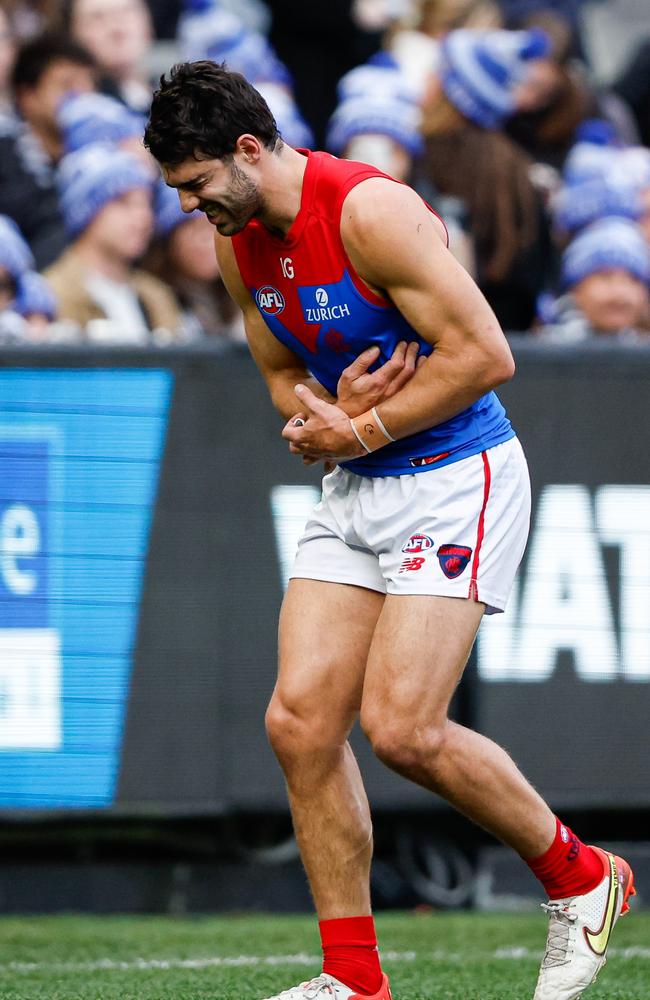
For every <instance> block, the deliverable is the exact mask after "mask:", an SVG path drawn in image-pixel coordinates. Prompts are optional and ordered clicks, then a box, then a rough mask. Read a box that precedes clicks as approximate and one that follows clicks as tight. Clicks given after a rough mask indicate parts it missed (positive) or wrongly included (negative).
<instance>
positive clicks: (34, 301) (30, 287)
mask: <svg viewBox="0 0 650 1000" xmlns="http://www.w3.org/2000/svg"><path fill="white" fill-rule="evenodd" d="M13 308H14V309H15V310H16V312H17V313H19V314H20V315H21V316H25V317H27V316H33V315H35V314H39V315H42V316H46V317H47V318H48V319H49V320H50V322H54V320H55V319H56V318H57V315H58V303H57V300H56V295H55V294H54V292H53V291H52V289H51V288H50V286H49V285H48V283H47V281H46V280H45V278H44V277H43V276H42V275H41V274H38V273H37V272H36V271H26V272H25V274H23V275H21V277H20V278H19V279H18V290H17V294H16V300H15V302H14V304H13Z"/></svg>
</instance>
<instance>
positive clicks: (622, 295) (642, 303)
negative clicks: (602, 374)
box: [539, 218, 650, 344]
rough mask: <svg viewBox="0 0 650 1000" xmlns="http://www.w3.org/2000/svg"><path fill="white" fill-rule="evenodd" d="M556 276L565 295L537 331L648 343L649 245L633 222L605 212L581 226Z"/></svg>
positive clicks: (568, 339)
mask: <svg viewBox="0 0 650 1000" xmlns="http://www.w3.org/2000/svg"><path fill="white" fill-rule="evenodd" d="M561 277H562V284H563V287H564V289H565V295H564V296H563V297H562V298H560V299H559V300H558V301H557V302H556V304H555V315H554V316H553V317H552V318H551V321H550V322H549V323H548V325H547V326H546V327H545V328H544V329H543V330H542V331H541V332H540V334H539V336H540V337H543V338H544V339H545V340H546V341H548V342H549V343H558V344H575V343H579V342H581V341H583V340H589V339H594V338H596V337H609V338H616V339H617V340H621V341H625V342H630V343H641V342H644V343H650V334H649V330H648V320H649V318H650V317H649V309H650V291H649V287H648V286H649V284H650V247H648V244H647V243H646V242H645V240H644V238H643V234H642V233H641V231H640V230H639V228H638V226H636V225H635V224H634V223H633V222H629V221H627V220H625V219H620V218H606V219H601V220H600V221H599V222H595V223H593V225H591V226H588V227H587V228H586V229H584V230H583V231H582V232H581V233H580V234H579V235H578V236H577V237H576V238H575V239H574V240H573V242H572V243H570V244H569V246H568V247H567V249H566V250H565V252H564V255H563V257H562V270H561Z"/></svg>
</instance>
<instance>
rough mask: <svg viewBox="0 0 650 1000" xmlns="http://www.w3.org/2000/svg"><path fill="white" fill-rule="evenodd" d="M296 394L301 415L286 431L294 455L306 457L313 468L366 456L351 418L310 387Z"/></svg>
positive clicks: (307, 462) (284, 430) (301, 387)
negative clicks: (319, 464) (314, 465)
mask: <svg viewBox="0 0 650 1000" xmlns="http://www.w3.org/2000/svg"><path fill="white" fill-rule="evenodd" d="M295 393H296V396H297V397H298V399H299V400H300V405H301V407H302V409H301V412H300V413H297V414H295V415H294V416H293V417H291V419H290V420H288V421H287V423H286V424H285V425H284V429H283V431H282V437H283V438H285V440H287V441H288V442H289V451H290V452H291V453H292V454H293V455H302V457H303V461H305V462H306V464H308V465H311V464H312V463H313V462H318V461H323V460H325V461H339V460H340V461H349V460H350V459H351V458H359V457H360V456H361V455H365V454H366V451H365V449H364V448H363V446H362V445H360V444H359V441H358V440H357V437H356V435H355V433H354V431H353V430H352V426H351V424H350V418H349V417H348V415H347V414H346V413H345V412H344V411H343V410H342V409H341V408H340V407H339V406H334V405H333V404H332V403H326V402H325V400H324V399H319V398H318V396H315V395H314V393H313V392H312V391H311V389H309V388H308V387H307V386H306V385H297V386H296V388H295ZM302 421H304V423H303V422H302Z"/></svg>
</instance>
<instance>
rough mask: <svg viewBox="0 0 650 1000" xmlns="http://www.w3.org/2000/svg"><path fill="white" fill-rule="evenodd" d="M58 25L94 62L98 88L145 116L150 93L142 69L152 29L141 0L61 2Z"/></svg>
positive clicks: (144, 64)
mask: <svg viewBox="0 0 650 1000" xmlns="http://www.w3.org/2000/svg"><path fill="white" fill-rule="evenodd" d="M61 24H62V27H63V30H64V31H68V32H69V33H70V34H71V35H72V37H73V38H74V39H75V40H76V41H77V42H78V43H79V44H80V45H83V46H84V47H85V48H86V49H87V50H88V51H89V52H90V53H91V54H92V56H93V58H94V59H95V61H96V62H97V65H98V67H99V72H100V76H101V79H100V84H99V89H100V90H101V91H103V92H104V93H106V94H109V95H111V96H113V97H118V98H119V99H120V100H121V101H123V103H124V104H126V105H128V107H130V108H131V109H132V110H133V111H138V112H145V113H146V112H147V111H148V110H149V105H150V103H151V93H152V90H151V84H150V81H149V80H148V78H147V73H146V68H145V67H146V56H147V53H148V51H149V49H150V47H151V43H152V35H153V29H152V24H151V15H150V13H149V8H148V7H147V5H146V3H145V2H144V0H64V2H63V5H62V11H61Z"/></svg>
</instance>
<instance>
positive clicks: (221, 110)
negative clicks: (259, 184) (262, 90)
mask: <svg viewBox="0 0 650 1000" xmlns="http://www.w3.org/2000/svg"><path fill="white" fill-rule="evenodd" d="M245 133H249V134H250V135H254V136H255V137H256V138H257V139H259V140H260V142H262V143H263V144H264V146H265V147H266V148H267V149H270V150H273V149H275V146H276V143H277V141H278V139H279V132H278V127H277V125H276V124H275V119H274V118H273V115H272V114H271V112H270V111H269V107H268V104H267V103H266V101H265V100H264V98H263V97H262V95H261V94H259V93H258V92H257V91H256V90H255V88H254V87H253V86H252V85H251V84H250V83H249V82H248V80H246V79H245V77H243V76H242V75H241V74H240V73H232V72H230V71H229V70H227V69H226V68H225V66H224V65H220V66H219V65H217V63H214V62H210V61H209V60H207V59H206V60H202V61H201V62H193V63H179V64H178V65H177V66H174V67H173V69H172V70H171V73H170V75H169V79H167V78H166V77H165V76H161V78H160V89H159V90H157V91H156V92H155V94H154V95H153V101H152V104H151V111H150V113H149V121H148V123H147V127H146V129H145V133H144V144H145V146H147V148H148V149H149V150H150V151H151V152H152V154H153V155H154V156H155V158H156V159H157V160H158V162H159V163H165V164H169V166H176V165H177V164H179V163H182V162H183V161H184V160H187V159H190V158H192V157H194V159H196V160H213V159H218V160H225V159H228V158H229V157H230V156H232V154H233V152H234V150H235V144H236V142H237V139H238V138H239V136H240V135H244V134H245Z"/></svg>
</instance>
